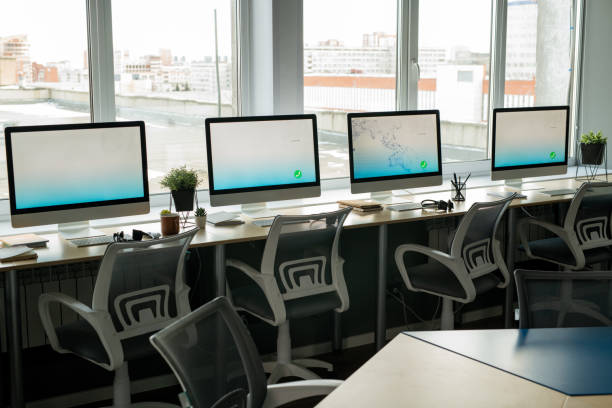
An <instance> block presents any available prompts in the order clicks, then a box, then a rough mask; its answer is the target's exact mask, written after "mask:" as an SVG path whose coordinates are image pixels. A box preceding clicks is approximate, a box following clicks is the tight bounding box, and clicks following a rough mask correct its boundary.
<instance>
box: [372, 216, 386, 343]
mask: <svg viewBox="0 0 612 408" xmlns="http://www.w3.org/2000/svg"><path fill="white" fill-rule="evenodd" d="M386 302H387V225H386V224H381V225H379V226H378V294H377V297H376V332H375V333H374V338H375V341H376V350H380V349H381V348H383V346H384V345H385V341H386V338H385V337H386V329H387V310H386V309H387V303H386Z"/></svg>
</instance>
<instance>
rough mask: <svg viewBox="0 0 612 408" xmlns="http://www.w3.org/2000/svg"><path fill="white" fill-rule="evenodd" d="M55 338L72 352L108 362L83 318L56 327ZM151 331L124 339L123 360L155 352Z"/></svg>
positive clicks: (95, 336)
mask: <svg viewBox="0 0 612 408" xmlns="http://www.w3.org/2000/svg"><path fill="white" fill-rule="evenodd" d="M56 333H57V339H58V341H59V344H60V346H61V347H62V348H64V349H66V350H69V351H71V352H73V353H74V354H76V355H79V356H81V357H84V358H87V359H90V360H93V361H96V362H99V363H103V364H109V363H110V361H109V358H108V355H107V354H106V350H105V349H104V346H103V345H102V342H101V341H100V338H99V337H98V334H97V333H96V331H95V330H94V329H93V327H92V326H91V325H90V324H89V323H88V322H87V321H85V320H77V321H75V322H72V323H69V324H65V325H63V326H61V327H58V328H57V329H56ZM150 336H151V333H147V334H143V335H140V336H136V337H132V338H129V339H124V340H122V341H121V345H122V346H123V359H124V361H131V360H136V359H139V358H142V357H146V356H149V355H154V354H155V349H154V348H153V346H152V345H151V343H150V342H149V337H150Z"/></svg>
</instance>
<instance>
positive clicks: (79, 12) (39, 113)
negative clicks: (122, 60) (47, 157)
mask: <svg viewBox="0 0 612 408" xmlns="http://www.w3.org/2000/svg"><path fill="white" fill-rule="evenodd" d="M58 11H59V8H58V4H57V3H55V2H50V1H46V0H11V1H3V2H1V3H0V143H1V144H0V167H1V168H2V169H6V156H5V147H4V128H5V127H8V126H21V125H41V124H54V123H77V122H89V121H90V120H91V119H90V115H89V77H88V71H87V19H86V11H85V2H84V1H78V2H70V4H66V5H64V6H62V7H61V12H58ZM50 16H52V17H50ZM0 198H8V186H7V179H6V171H0Z"/></svg>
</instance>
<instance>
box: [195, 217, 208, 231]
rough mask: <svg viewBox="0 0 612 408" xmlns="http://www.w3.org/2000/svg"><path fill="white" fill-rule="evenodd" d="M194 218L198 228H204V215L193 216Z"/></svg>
mask: <svg viewBox="0 0 612 408" xmlns="http://www.w3.org/2000/svg"><path fill="white" fill-rule="evenodd" d="M193 218H195V223H196V225H197V226H198V228H200V229H205V228H206V216H203V217H193Z"/></svg>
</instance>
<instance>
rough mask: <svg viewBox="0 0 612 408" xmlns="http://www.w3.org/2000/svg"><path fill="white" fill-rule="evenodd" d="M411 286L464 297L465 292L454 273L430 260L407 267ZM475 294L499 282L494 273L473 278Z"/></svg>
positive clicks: (440, 293)
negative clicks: (429, 261)
mask: <svg viewBox="0 0 612 408" xmlns="http://www.w3.org/2000/svg"><path fill="white" fill-rule="evenodd" d="M407 271H408V276H409V278H410V282H411V283H412V286H414V287H415V288H417V289H421V290H425V291H428V292H432V293H436V294H439V295H440V296H451V297H456V298H465V297H466V293H465V291H464V290H463V287H462V286H461V284H460V283H459V280H458V279H457V278H456V277H455V275H454V274H453V273H452V272H451V271H450V270H449V269H448V268H447V267H445V266H444V265H442V264H440V263H438V262H431V263H426V264H422V265H416V266H410V267H408V268H407ZM472 282H473V283H474V287H475V288H476V294H481V293H484V292H487V291H489V290H491V289H493V288H495V287H496V286H497V285H499V283H500V282H501V281H500V279H499V277H498V276H497V275H496V274H495V273H489V274H487V275H483V276H481V277H478V278H476V279H473V280H472Z"/></svg>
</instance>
